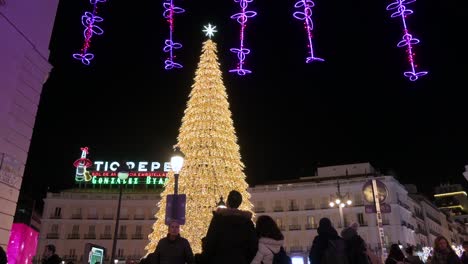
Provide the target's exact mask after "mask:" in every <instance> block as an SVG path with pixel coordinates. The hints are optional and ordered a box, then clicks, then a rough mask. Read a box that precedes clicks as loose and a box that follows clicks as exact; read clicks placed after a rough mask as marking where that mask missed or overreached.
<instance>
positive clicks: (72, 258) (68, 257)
mask: <svg viewBox="0 0 468 264" xmlns="http://www.w3.org/2000/svg"><path fill="white" fill-rule="evenodd" d="M62 259H63V260H68V261H71V260H73V261H76V260H77V259H78V256H76V255H64V256H63V257H62Z"/></svg>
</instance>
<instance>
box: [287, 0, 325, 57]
mask: <svg viewBox="0 0 468 264" xmlns="http://www.w3.org/2000/svg"><path fill="white" fill-rule="evenodd" d="M314 6H315V3H314V2H313V1H312V0H299V1H297V2H296V4H294V7H295V8H299V9H300V10H301V11H296V12H294V13H293V16H294V17H295V18H297V19H299V20H304V29H305V30H306V32H307V40H308V41H309V42H308V44H307V48H309V56H308V57H307V58H306V63H310V62H314V61H324V59H322V58H318V57H315V55H314V48H313V45H312V30H313V29H314V23H313V22H312V7H314Z"/></svg>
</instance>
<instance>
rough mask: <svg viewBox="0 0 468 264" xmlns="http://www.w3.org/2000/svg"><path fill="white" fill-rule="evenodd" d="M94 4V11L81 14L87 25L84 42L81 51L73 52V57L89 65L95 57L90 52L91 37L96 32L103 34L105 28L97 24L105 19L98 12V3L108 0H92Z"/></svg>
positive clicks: (83, 21)
mask: <svg viewBox="0 0 468 264" xmlns="http://www.w3.org/2000/svg"><path fill="white" fill-rule="evenodd" d="M89 2H90V3H91V4H92V5H93V11H92V12H84V14H83V15H82V16H81V24H83V26H84V27H85V29H84V31H83V35H84V43H83V47H82V48H81V52H79V53H75V54H73V58H75V59H77V60H80V61H81V62H82V63H83V64H85V65H89V64H90V63H91V60H92V59H94V54H93V53H90V52H88V50H89V48H90V46H91V38H92V37H93V35H94V34H96V35H102V34H103V33H104V30H102V28H100V27H99V26H97V25H96V23H99V22H102V21H103V20H104V19H103V18H102V17H100V16H98V15H97V13H98V3H99V2H101V3H104V2H106V0H90V1H89Z"/></svg>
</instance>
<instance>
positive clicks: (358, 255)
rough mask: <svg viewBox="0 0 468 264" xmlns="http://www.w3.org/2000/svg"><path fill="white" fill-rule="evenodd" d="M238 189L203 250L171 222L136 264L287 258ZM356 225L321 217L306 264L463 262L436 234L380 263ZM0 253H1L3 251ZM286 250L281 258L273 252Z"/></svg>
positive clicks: (253, 263) (268, 224)
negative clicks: (418, 251)
mask: <svg viewBox="0 0 468 264" xmlns="http://www.w3.org/2000/svg"><path fill="white" fill-rule="evenodd" d="M241 203H242V195H241V194H240V193H239V192H238V191H235V190H233V191H231V192H230V193H229V195H228V199H227V203H226V205H227V208H218V209H217V210H216V211H215V212H213V217H212V219H211V222H210V225H209V227H208V231H207V233H206V236H205V237H203V238H201V242H202V252H201V253H197V254H195V255H194V254H193V251H192V248H191V246H190V243H189V241H188V240H187V239H185V238H183V237H181V236H180V225H179V223H178V222H177V221H172V222H170V224H169V226H168V234H167V236H166V237H164V238H162V239H161V240H160V241H159V242H158V244H157V246H156V249H155V251H154V252H152V253H150V254H148V255H147V256H146V257H145V258H143V259H141V261H140V264H276V263H286V264H291V258H289V257H288V256H287V254H286V252H285V251H284V248H283V244H284V236H283V234H282V233H281V230H280V228H279V227H278V225H277V224H276V222H275V220H274V219H273V218H271V217H270V216H268V215H261V216H259V217H258V218H257V220H256V223H255V225H254V223H253V222H252V220H251V219H252V213H251V212H249V211H243V210H240V209H239V206H240V204H241ZM358 228H359V225H358V224H357V223H353V224H351V225H350V226H349V227H347V228H344V229H343V230H342V231H341V233H340V234H338V232H337V230H336V229H335V228H334V227H333V223H332V222H331V221H330V219H329V218H326V217H324V218H322V219H320V221H319V226H318V228H317V236H315V237H314V239H313V241H312V246H311V248H310V251H309V262H310V264H425V263H426V264H468V241H467V242H464V243H463V248H464V252H463V254H462V256H461V257H458V255H457V254H456V253H455V251H454V250H453V249H452V248H451V247H450V243H449V241H448V240H447V239H446V238H445V237H443V236H439V237H437V238H436V239H435V241H434V247H433V252H432V254H431V256H430V257H429V258H428V259H427V260H426V262H425V263H424V262H423V261H422V260H421V259H420V257H419V256H416V255H414V248H413V247H412V246H409V247H407V248H406V249H405V250H404V251H405V253H406V255H405V253H404V252H403V250H402V247H401V246H400V245H398V244H393V245H391V247H390V251H389V254H388V256H387V258H386V259H385V263H382V261H381V259H380V258H379V257H378V256H376V255H375V254H374V253H373V252H372V251H371V250H369V249H368V248H367V243H366V242H365V241H364V239H363V238H362V237H361V236H360V235H359V234H358ZM2 251H3V249H2V250H1V251H0V253H2V254H0V264H6V263H7V262H6V255H5V252H4V251H3V252H2ZM2 255H5V256H4V257H3V256H2ZM281 255H282V256H286V257H285V258H283V262H281V261H280V257H278V256H281ZM61 263H62V260H61V259H60V257H59V256H58V255H57V254H56V253H55V246H54V245H47V246H45V248H44V253H43V259H42V264H61Z"/></svg>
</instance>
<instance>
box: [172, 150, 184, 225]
mask: <svg viewBox="0 0 468 264" xmlns="http://www.w3.org/2000/svg"><path fill="white" fill-rule="evenodd" d="M183 165H184V154H183V153H182V152H181V151H180V148H179V147H177V146H176V147H174V155H173V156H172V157H171V169H172V171H173V172H174V197H173V198H172V204H171V207H172V211H169V212H170V213H171V219H175V220H180V219H179V217H180V216H178V215H177V212H178V205H179V201H178V200H179V173H180V171H181V170H182V166H183ZM182 196H184V195H183V194H182ZM183 198H184V197H182V199H183ZM181 201H183V200H181ZM183 222H185V221H183ZM180 224H183V223H180Z"/></svg>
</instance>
